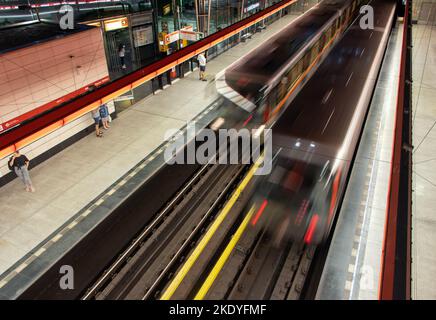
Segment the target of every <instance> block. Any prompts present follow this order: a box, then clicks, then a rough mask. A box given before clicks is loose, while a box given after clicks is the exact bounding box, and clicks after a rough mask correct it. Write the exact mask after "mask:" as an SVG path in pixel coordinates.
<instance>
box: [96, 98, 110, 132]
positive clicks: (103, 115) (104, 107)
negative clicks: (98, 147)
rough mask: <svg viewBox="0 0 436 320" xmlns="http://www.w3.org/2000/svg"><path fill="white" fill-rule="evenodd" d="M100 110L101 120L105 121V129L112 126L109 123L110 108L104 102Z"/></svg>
mask: <svg viewBox="0 0 436 320" xmlns="http://www.w3.org/2000/svg"><path fill="white" fill-rule="evenodd" d="M99 112H100V117H101V122H102V123H103V128H104V129H105V130H107V129H109V128H110V125H109V119H110V115H109V109H108V107H107V105H106V104H105V103H103V104H102V105H101V106H100V109H99Z"/></svg>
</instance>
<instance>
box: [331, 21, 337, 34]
mask: <svg viewBox="0 0 436 320" xmlns="http://www.w3.org/2000/svg"><path fill="white" fill-rule="evenodd" d="M331 28H332V29H331V30H332V37H333V36H334V35H335V32H336V24H334V23H333V24H332V27H331Z"/></svg>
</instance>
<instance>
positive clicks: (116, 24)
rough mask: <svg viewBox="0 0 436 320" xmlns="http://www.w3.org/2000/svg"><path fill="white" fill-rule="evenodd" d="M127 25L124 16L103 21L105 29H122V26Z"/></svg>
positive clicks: (125, 26)
mask: <svg viewBox="0 0 436 320" xmlns="http://www.w3.org/2000/svg"><path fill="white" fill-rule="evenodd" d="M128 26H129V22H128V21H127V18H126V17H124V18H118V19H111V20H106V21H104V30H105V31H112V30H118V29H123V28H127V27H128Z"/></svg>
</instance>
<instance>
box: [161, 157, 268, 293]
mask: <svg viewBox="0 0 436 320" xmlns="http://www.w3.org/2000/svg"><path fill="white" fill-rule="evenodd" d="M262 161H263V154H262V155H261V156H260V157H259V158H258V159H257V161H256V162H255V164H254V165H253V167H251V169H250V170H249V171H248V173H247V175H246V176H245V178H244V179H243V180H242V182H241V184H240V185H239V186H238V188H237V189H236V190H235V192H233V194H232V197H231V198H230V200H229V201H228V202H227V204H226V205H225V206H224V208H223V209H222V211H221V213H220V214H219V215H218V217H217V218H216V219H215V221H214V222H213V224H212V226H211V227H210V228H209V230H208V231H207V232H206V234H205V235H204V237H203V238H202V239H201V241H200V243H199V244H198V245H197V247H196V248H195V250H194V251H193V252H192V254H191V255H190V256H189V258H188V260H186V262H185V264H184V265H183V267H182V268H181V269H180V270H179V272H178V273H177V275H176V276H175V278H174V279H173V281H171V283H170V285H169V286H168V287H167V289H166V290H165V292H164V293H163V294H162V296H161V297H160V300H169V299H171V297H172V296H173V294H174V292H176V290H177V288H178V287H179V285H180V284H181V283H182V281H183V279H184V278H185V277H186V275H187V274H188V272H189V270H191V268H192V266H193V265H194V263H195V261H197V259H198V257H199V256H200V254H201V253H202V252H203V250H204V248H205V247H206V245H207V244H208V243H209V241H210V239H211V238H212V236H213V235H214V234H215V232H216V230H217V229H218V228H219V226H220V225H221V223H222V222H223V221H224V219H225V218H226V217H227V214H228V213H229V212H230V210H231V209H232V207H233V205H234V204H235V202H236V200H238V198H239V196H240V195H241V192H242V191H243V190H244V189H245V187H246V186H247V184H248V182H250V180H251V179H252V178H253V175H254V173H255V172H256V170H257V169H258V168H259V166H260V164H261V163H262Z"/></svg>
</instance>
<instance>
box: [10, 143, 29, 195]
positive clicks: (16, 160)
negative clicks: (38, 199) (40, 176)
mask: <svg viewBox="0 0 436 320" xmlns="http://www.w3.org/2000/svg"><path fill="white" fill-rule="evenodd" d="M29 163H30V161H29V159H28V158H27V157H26V156H25V155H24V154H20V151H18V150H16V151H15V152H14V154H13V155H12V157H11V158H10V159H9V161H8V167H9V169H10V170H11V171H14V172H15V174H16V175H17V176H18V177H19V178H20V179H21V181H23V183H24V185H25V186H26V191H27V192H35V188H34V187H33V184H32V180H31V179H30V174H29Z"/></svg>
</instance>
